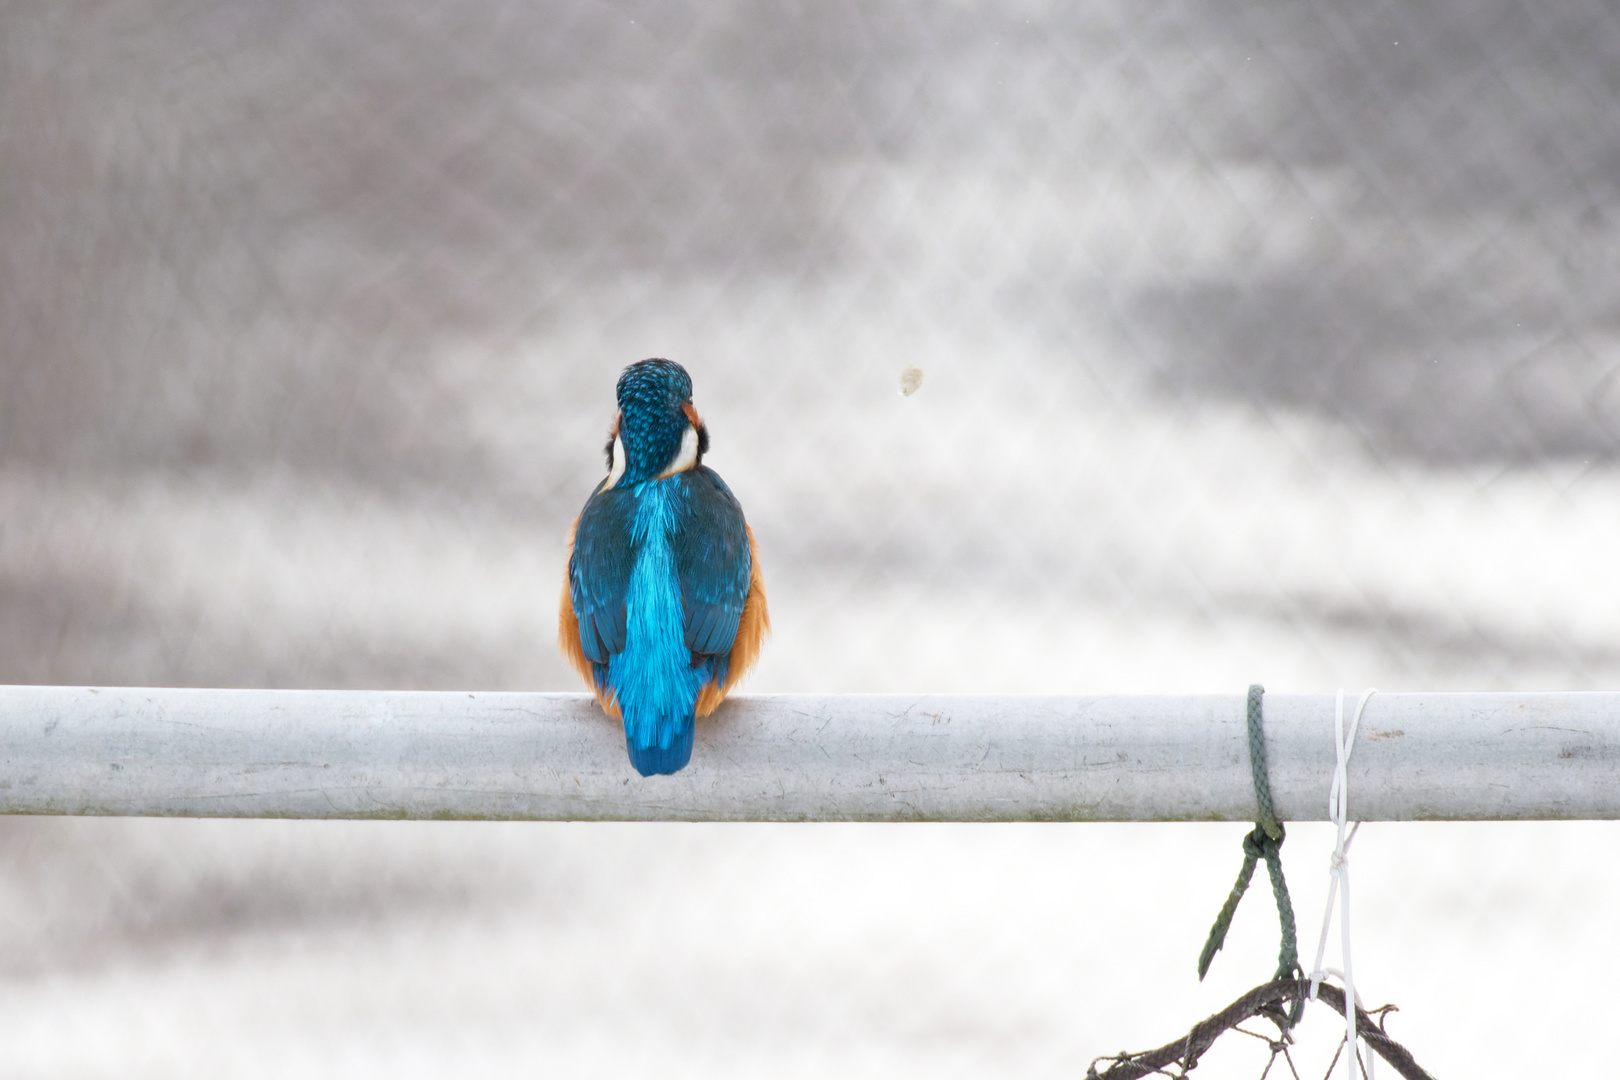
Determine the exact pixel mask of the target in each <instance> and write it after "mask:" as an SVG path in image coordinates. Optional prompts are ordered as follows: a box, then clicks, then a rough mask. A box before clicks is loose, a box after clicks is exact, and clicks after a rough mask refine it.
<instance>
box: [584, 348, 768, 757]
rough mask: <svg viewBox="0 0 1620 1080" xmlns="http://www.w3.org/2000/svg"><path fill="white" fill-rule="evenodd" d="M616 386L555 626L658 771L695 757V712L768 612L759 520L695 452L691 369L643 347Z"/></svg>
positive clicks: (714, 701)
mask: <svg viewBox="0 0 1620 1080" xmlns="http://www.w3.org/2000/svg"><path fill="white" fill-rule="evenodd" d="M618 397H619V412H618V415H617V416H616V417H614V420H613V427H612V430H611V431H610V432H609V433H608V445H607V466H608V474H607V478H606V479H604V480H603V481H602V482H601V483H600V484H598V485H596V489H595V490H594V491H592V492H591V496H590V498H589V499H587V500H585V509H583V510H582V511H580V514H579V518H578V519H577V520H576V521H575V522H574V528H573V532H572V534H571V535H570V537H569V556H568V580H567V581H566V582H565V583H564V586H563V591H562V604H561V610H560V612H559V616H558V633H557V640H558V642H559V643H560V645H561V647H562V651H563V655H564V656H565V657H566V658H567V659H568V661H569V663H571V664H572V665H573V666H574V668H575V669H576V670H578V671H579V673H580V675H581V676H583V677H584V679H585V681H586V682H587V683H588V684H589V685H590V687H591V689H592V690H593V691H595V693H596V697H597V700H598V701H600V702H601V703H602V708H603V709H604V710H605V711H606V712H607V714H608V715H609V716H611V717H613V718H614V719H622V720H623V721H624V741H625V745H626V747H627V748H628V749H629V751H630V763H631V764H632V765H634V766H635V767H636V771H637V772H639V773H641V775H642V776H653V775H655V774H661V773H672V772H675V771H677V770H678V769H680V768H682V767H683V766H685V765H686V763H687V762H688V761H690V760H691V758H692V734H693V728H694V720H695V718H696V717H699V716H708V715H709V714H710V713H712V712H713V711H714V710H715V709H716V708H717V707H718V706H719V704H720V702H721V701H722V700H724V699H725V696H726V694H727V692H728V691H730V689H731V688H732V687H733V686H734V685H736V683H737V682H738V680H740V679H741V678H742V676H743V674H744V673H745V672H746V671H747V670H748V668H749V667H751V666H752V665H753V663H754V661H755V659H757V658H758V656H759V647H760V643H761V642H762V641H763V640H764V638H765V634H766V632H767V631H769V630H770V626H771V618H770V614H769V612H768V611H767V610H766V606H765V578H764V575H763V574H762V573H761V572H760V568H759V550H758V547H757V546H756V545H755V543H754V531H753V530H752V529H750V528H749V527H748V524H747V522H745V521H744V520H743V512H742V507H741V506H740V505H738V503H737V498H736V496H734V495H733V494H732V493H731V489H730V488H728V487H727V486H726V482H725V481H724V480H722V479H720V476H719V474H718V473H716V472H715V471H714V470H713V469H710V468H708V467H707V466H706V465H704V464H703V455H704V453H705V452H706V451H707V450H708V449H709V432H708V429H707V428H706V427H704V425H703V421H702V420H701V419H699V417H698V413H697V410H696V409H695V408H693V407H692V378H691V376H689V375H688V374H687V373H686V369H685V368H683V367H681V365H679V364H677V363H675V362H674V361H671V360H642V361H639V362H637V363H634V364H631V365H630V366H629V367H627V368H625V369H624V373H623V374H622V375H620V376H619V385H618Z"/></svg>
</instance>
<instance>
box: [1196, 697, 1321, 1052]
mask: <svg viewBox="0 0 1620 1080" xmlns="http://www.w3.org/2000/svg"><path fill="white" fill-rule="evenodd" d="M1265 692H1266V690H1265V687H1263V686H1260V685H1258V684H1256V685H1254V686H1251V687H1249V700H1248V721H1249V769H1250V772H1251V773H1252V774H1253V778H1254V798H1255V802H1256V803H1257V804H1259V808H1260V815H1259V820H1258V821H1256V823H1255V826H1254V830H1253V831H1252V832H1250V833H1249V834H1248V835H1247V836H1245V837H1244V838H1243V869H1242V870H1240V871H1239V872H1238V877H1237V884H1235V885H1233V886H1232V891H1231V893H1229V894H1228V895H1227V897H1226V903H1225V904H1223V905H1222V906H1221V913H1220V914H1219V915H1217V916H1216V917H1215V925H1214V926H1212V927H1210V929H1209V938H1208V940H1206V941H1205V942H1204V951H1203V952H1202V953H1200V954H1199V956H1198V978H1199V979H1200V980H1202V979H1203V978H1204V975H1205V974H1207V973H1208V971H1209V964H1210V961H1211V960H1213V959H1215V954H1216V953H1217V952H1219V951H1220V949H1221V946H1222V945H1224V944H1226V931H1227V929H1228V928H1229V927H1230V926H1231V925H1232V916H1233V915H1235V914H1236V913H1237V906H1238V901H1239V900H1242V899H1243V894H1244V893H1245V892H1247V891H1248V888H1249V882H1250V880H1251V879H1252V878H1253V877H1254V867H1255V864H1256V863H1257V862H1259V861H1260V860H1261V859H1264V860H1265V861H1266V872H1267V873H1269V874H1270V875H1271V893H1272V896H1273V897H1275V898H1276V901H1277V921H1278V922H1279V923H1281V925H1282V949H1281V951H1280V952H1279V953H1278V956H1277V974H1276V975H1275V976H1274V977H1273V978H1274V979H1290V978H1295V977H1298V976H1299V975H1302V974H1303V972H1302V971H1301V970H1300V966H1299V944H1298V942H1297V940H1296V937H1295V931H1294V903H1293V901H1292V900H1290V899H1289V897H1288V883H1287V882H1286V881H1284V880H1283V870H1282V842H1283V840H1284V839H1286V837H1287V834H1286V833H1285V832H1284V830H1283V827H1282V822H1280V821H1278V820H1277V812H1276V810H1275V809H1273V807H1272V804H1271V781H1270V779H1269V778H1268V777H1267V773H1266V740H1265V719H1264V711H1263V709H1262V699H1263V698H1264V696H1265ZM1304 1008H1305V1000H1304V997H1303V995H1301V997H1300V998H1299V1000H1297V1001H1296V1002H1295V1003H1294V1008H1293V1011H1292V1013H1291V1015H1290V1016H1289V1020H1288V1023H1289V1026H1290V1027H1291V1026H1293V1025H1294V1024H1296V1023H1298V1022H1299V1018H1300V1015H1301V1014H1302V1013H1303V1012H1304Z"/></svg>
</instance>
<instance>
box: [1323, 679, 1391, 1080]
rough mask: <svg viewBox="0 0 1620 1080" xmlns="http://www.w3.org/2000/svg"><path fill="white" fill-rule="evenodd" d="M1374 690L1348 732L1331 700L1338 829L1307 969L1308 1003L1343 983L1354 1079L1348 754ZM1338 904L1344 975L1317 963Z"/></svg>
mask: <svg viewBox="0 0 1620 1080" xmlns="http://www.w3.org/2000/svg"><path fill="white" fill-rule="evenodd" d="M1376 693H1378V691H1377V690H1370V689H1369V690H1367V691H1366V692H1365V693H1363V694H1362V695H1361V701H1360V702H1359V703H1357V705H1356V712H1355V715H1354V716H1353V717H1351V720H1350V730H1349V731H1348V732H1346V731H1345V730H1344V690H1342V689H1341V690H1340V691H1339V693H1338V696H1337V697H1336V698H1335V699H1334V709H1333V750H1334V756H1335V758H1336V759H1337V760H1336V763H1335V765H1334V767H1333V783H1332V785H1330V786H1329V788H1328V817H1330V818H1332V819H1333V822H1334V824H1335V825H1336V826H1338V841H1337V843H1336V844H1335V845H1334V847H1333V857H1332V859H1331V860H1330V861H1329V863H1328V870H1329V879H1328V895H1327V910H1326V911H1325V912H1323V914H1322V936H1321V937H1320V938H1319V939H1318V940H1317V943H1316V964H1315V966H1314V967H1313V968H1312V970H1311V993H1310V996H1311V999H1312V1000H1313V1001H1314V1000H1315V999H1316V991H1317V988H1318V987H1319V986H1321V985H1322V977H1323V976H1324V975H1330V974H1331V975H1338V976H1339V978H1340V979H1342V980H1343V981H1344V1027H1345V1033H1344V1038H1345V1055H1344V1057H1345V1061H1344V1071H1345V1076H1346V1077H1350V1078H1352V1080H1353V1078H1354V1077H1355V1075H1356V1058H1357V1056H1358V1054H1357V1050H1356V1046H1357V1040H1356V1009H1357V1008H1358V1007H1359V1006H1360V1005H1361V999H1360V996H1359V995H1357V993H1356V983H1355V978H1354V976H1353V974H1352V971H1351V967H1350V858H1349V852H1350V842H1351V841H1352V840H1354V839H1355V838H1356V832H1357V831H1358V830H1360V828H1361V823H1360V822H1359V821H1358V822H1357V823H1356V825H1355V828H1353V829H1350V831H1349V833H1348V834H1347V833H1346V832H1345V826H1346V824H1347V819H1348V818H1349V812H1350V771H1349V770H1350V752H1351V750H1353V749H1355V745H1356V730H1357V729H1358V728H1360V727H1361V714H1362V711H1363V710H1365V709H1366V708H1367V702H1368V701H1370V700H1371V699H1372V696H1373V695H1374V694H1376ZM1335 897H1337V898H1338V901H1339V941H1340V949H1341V950H1342V952H1343V954H1344V971H1343V973H1340V972H1338V971H1336V970H1334V969H1332V968H1324V967H1323V966H1322V960H1323V958H1324V956H1325V954H1326V953H1327V939H1328V929H1329V927H1331V926H1332V924H1333V901H1334V898H1335ZM1364 1060H1365V1061H1366V1069H1367V1078H1368V1080H1373V1055H1372V1053H1371V1052H1369V1053H1368V1054H1367V1055H1366V1057H1365V1059H1364Z"/></svg>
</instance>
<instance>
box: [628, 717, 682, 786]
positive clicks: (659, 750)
mask: <svg viewBox="0 0 1620 1080" xmlns="http://www.w3.org/2000/svg"><path fill="white" fill-rule="evenodd" d="M696 730H697V725H696V724H694V723H692V721H690V720H688V721H687V722H686V726H685V727H684V728H683V729H682V730H680V731H678V732H676V733H675V737H674V738H673V739H671V740H670V744H669V746H668V747H661V746H658V745H657V744H654V745H652V746H637V745H636V742H635V740H634V739H632V738H630V737H629V736H628V735H626V736H625V739H624V745H625V749H627V750H629V751H630V764H632V765H634V766H635V767H636V772H638V773H640V774H641V775H642V776H667V775H668V774H670V773H672V772H678V771H679V770H681V769H684V768H685V767H686V763H687V762H688V761H691V760H692V735H693V734H694V733H695V732H696Z"/></svg>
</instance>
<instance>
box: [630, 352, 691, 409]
mask: <svg viewBox="0 0 1620 1080" xmlns="http://www.w3.org/2000/svg"><path fill="white" fill-rule="evenodd" d="M691 400H692V376H690V375H688V374H687V373H686V369H685V368H683V367H681V365H679V364H677V363H676V362H675V361H673V360H659V359H653V360H638V361H636V362H635V363H634V364H631V365H630V366H629V367H627V368H625V369H624V374H622V375H620V376H619V408H621V409H623V410H624V411H625V412H627V413H628V412H632V411H638V412H639V411H643V410H648V411H659V412H664V411H671V410H674V409H677V408H678V407H679V405H680V403H681V402H683V401H691Z"/></svg>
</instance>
